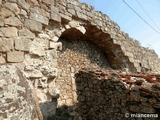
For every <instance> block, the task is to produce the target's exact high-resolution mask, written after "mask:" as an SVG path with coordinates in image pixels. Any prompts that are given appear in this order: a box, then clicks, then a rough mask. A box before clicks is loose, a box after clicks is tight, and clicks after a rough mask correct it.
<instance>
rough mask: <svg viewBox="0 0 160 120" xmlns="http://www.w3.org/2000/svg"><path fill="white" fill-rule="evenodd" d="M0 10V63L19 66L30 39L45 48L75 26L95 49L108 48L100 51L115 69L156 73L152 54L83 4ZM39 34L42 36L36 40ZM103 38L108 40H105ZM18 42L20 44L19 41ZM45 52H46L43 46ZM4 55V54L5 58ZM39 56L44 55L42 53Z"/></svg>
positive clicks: (27, 4)
mask: <svg viewBox="0 0 160 120" xmlns="http://www.w3.org/2000/svg"><path fill="white" fill-rule="evenodd" d="M1 6H2V7H1V12H0V16H1V18H0V26H1V28H0V31H1V32H0V36H1V39H0V42H1V50H0V51H1V53H2V54H1V57H0V62H1V63H6V62H23V61H24V59H25V58H24V55H26V52H28V51H29V53H32V51H34V50H32V51H31V50H29V46H30V45H29V43H30V42H31V40H33V39H34V38H37V37H38V38H39V37H41V39H44V38H45V39H47V40H49V42H48V43H47V40H46V43H44V44H46V45H48V44H49V43H50V41H53V42H56V41H57V40H58V38H59V37H61V34H62V33H63V32H64V31H65V30H66V29H69V28H77V29H79V30H80V29H81V28H80V27H79V26H84V27H85V29H86V30H87V31H86V34H85V33H84V36H85V37H87V38H88V39H90V40H92V38H91V36H90V35H88V34H90V33H92V35H93V36H94V38H95V39H97V38H99V40H98V41H94V40H92V41H93V42H95V43H96V44H97V45H98V46H99V47H102V48H104V47H103V46H102V45H99V44H101V43H104V42H105V44H106V46H107V44H109V45H108V46H109V47H108V46H107V47H108V49H104V51H105V52H106V53H107V54H108V56H110V57H109V59H110V60H109V61H110V62H111V64H112V66H113V67H114V68H115V69H122V68H125V67H128V68H129V70H130V71H133V72H136V71H138V72H140V71H142V69H145V70H144V71H147V70H151V71H153V72H159V68H160V67H159V59H158V56H157V55H156V54H155V52H154V51H153V50H148V49H146V48H143V47H141V46H140V45H139V44H137V42H136V41H134V40H132V39H131V38H129V36H128V34H126V33H124V32H122V31H121V30H120V28H119V26H118V25H117V24H116V23H115V22H113V21H111V20H110V19H109V17H108V16H107V15H105V14H102V13H101V12H98V11H95V10H94V8H93V7H92V6H89V5H87V4H85V3H79V2H78V1H77V0H60V1H58V2H55V1H53V0H50V1H49V2H46V1H45V0H40V1H38V0H37V1H25V0H23V1H18V0H14V1H10V0H8V1H2V2H1ZM71 21H76V22H77V23H78V24H79V25H77V24H69V22H71ZM54 22H56V23H54ZM58 23H59V24H58ZM89 25H90V26H95V27H96V28H97V30H95V31H92V29H89ZM49 26H50V27H49ZM78 27H79V28H78ZM95 32H96V33H95ZM97 32H99V33H97ZM42 33H43V34H45V35H43V34H42ZM93 33H94V34H93ZM102 33H103V34H102ZM39 34H42V35H40V36H39ZM46 34H47V35H46ZM107 35H109V37H106V36H107ZM103 36H104V37H103ZM101 37H102V38H101ZM11 38H12V39H11ZM13 38H14V39H13ZM22 38H23V40H20V39H22ZM100 38H101V39H100ZM51 45H52V43H51ZM39 46H40V45H39ZM44 46H45V45H44ZM50 47H51V46H50ZM52 47H53V46H52ZM43 48H45V47H43ZM41 49H42V48H41ZM45 49H50V48H49V47H48V46H46V48H45ZM45 49H44V51H45ZM16 51H18V52H16ZM41 51H43V50H41ZM108 51H109V52H108ZM6 52H8V53H7V54H6ZM110 53H111V54H110ZM39 54H41V55H44V52H43V53H39ZM112 54H113V55H112ZM15 55H16V58H17V59H13V57H12V56H15ZM142 62H143V63H142ZM118 64H121V66H120V65H118ZM140 64H141V65H140Z"/></svg>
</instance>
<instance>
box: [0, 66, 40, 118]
mask: <svg viewBox="0 0 160 120" xmlns="http://www.w3.org/2000/svg"><path fill="white" fill-rule="evenodd" d="M19 67H20V66H19ZM0 103H1V105H0V120H43V117H42V114H41V111H40V107H39V101H38V99H37V97H36V91H35V89H34V87H33V85H32V84H31V83H30V81H29V80H27V79H26V77H25V76H24V75H23V73H22V72H21V71H20V69H19V68H18V66H17V67H15V66H14V65H1V66H0Z"/></svg>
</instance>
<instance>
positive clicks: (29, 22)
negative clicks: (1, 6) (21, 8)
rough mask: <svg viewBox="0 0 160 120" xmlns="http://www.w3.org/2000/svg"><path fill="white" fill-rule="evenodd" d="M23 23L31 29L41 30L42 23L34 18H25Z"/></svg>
mask: <svg viewBox="0 0 160 120" xmlns="http://www.w3.org/2000/svg"><path fill="white" fill-rule="evenodd" d="M24 25H25V26H26V27H27V28H28V29H29V30H31V31H34V32H41V31H42V24H41V23H39V22H36V21H34V20H30V19H26V20H25V22H24Z"/></svg>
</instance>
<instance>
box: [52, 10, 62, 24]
mask: <svg viewBox="0 0 160 120" xmlns="http://www.w3.org/2000/svg"><path fill="white" fill-rule="evenodd" d="M51 20H54V21H56V22H61V17H60V14H59V13H54V12H52V13H51Z"/></svg>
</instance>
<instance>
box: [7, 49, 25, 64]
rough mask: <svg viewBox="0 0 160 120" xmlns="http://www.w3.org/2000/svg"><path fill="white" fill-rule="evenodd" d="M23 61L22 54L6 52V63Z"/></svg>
mask: <svg viewBox="0 0 160 120" xmlns="http://www.w3.org/2000/svg"><path fill="white" fill-rule="evenodd" d="M23 60H24V52H18V51H14V52H7V61H8V62H15V63H18V62H23Z"/></svg>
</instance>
